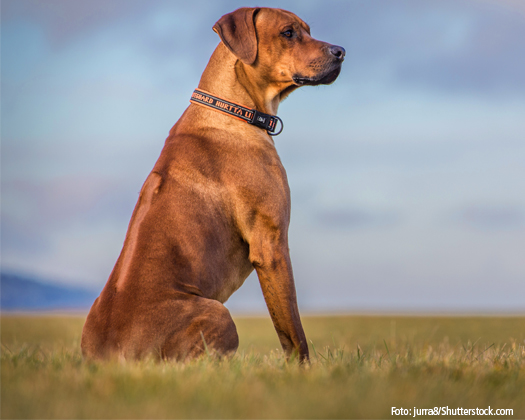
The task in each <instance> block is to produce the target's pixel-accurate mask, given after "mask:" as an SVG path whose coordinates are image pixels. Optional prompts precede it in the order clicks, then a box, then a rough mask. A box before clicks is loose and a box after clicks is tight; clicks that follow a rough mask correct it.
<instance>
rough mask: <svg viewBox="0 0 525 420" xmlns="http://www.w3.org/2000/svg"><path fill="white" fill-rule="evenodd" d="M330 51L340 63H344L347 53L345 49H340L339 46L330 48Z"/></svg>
mask: <svg viewBox="0 0 525 420" xmlns="http://www.w3.org/2000/svg"><path fill="white" fill-rule="evenodd" d="M329 51H330V54H332V55H333V56H334V57H335V58H337V59H338V60H339V61H343V60H344V59H345V54H346V51H345V49H344V48H343V47H340V46H338V45H332V46H331V47H330V48H329Z"/></svg>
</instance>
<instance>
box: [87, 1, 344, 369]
mask: <svg viewBox="0 0 525 420" xmlns="http://www.w3.org/2000/svg"><path fill="white" fill-rule="evenodd" d="M213 30H214V31H215V32H216V33H217V34H218V35H219V37H220V39H221V42H220V43H219V45H218V46H217V48H216V49H215V51H214V52H213V54H212V56H211V58H210V60H209V63H208V65H207V66H206V68H205V70H204V72H203V74H202V77H201V79H200V83H199V85H198V89H197V90H195V92H194V93H193V95H192V98H191V100H190V105H189V107H188V108H187V109H186V110H185V112H184V113H183V115H182V116H181V118H180V119H179V120H178V122H177V123H176V124H175V125H174V126H173V128H172V129H171V130H170V133H169V136H168V138H167V139H166V142H165V145H164V148H163V150H162V152H161V155H160V157H159V159H158V161H157V162H156V164H155V166H154V168H153V170H152V172H151V173H150V174H149V176H148V177H147V179H146V181H145V183H144V185H143V186H142V189H141V191H140V195H139V199H138V202H137V204H136V206H135V209H134V211H133V215H132V217H131V221H130V223H129V227H128V231H127V234H126V238H125V241H124V245H123V249H122V251H121V254H120V256H119V258H118V260H117V262H116V264H115V267H114V269H113V271H112V273H111V275H110V277H109V279H108V281H107V283H106V285H105V287H104V288H103V290H102V292H101V294H100V296H99V297H98V298H97V299H96V300H95V302H94V303H93V306H92V307H91V310H90V312H89V314H88V316H87V319H86V322H85V325H84V328H83V332H82V341H81V348H82V353H83V355H84V356H85V357H86V358H110V357H115V356H116V357H118V358H125V359H137V358H143V357H145V356H147V355H153V356H154V357H158V358H161V359H170V358H173V359H177V360H185V359H188V358H195V357H198V356H199V355H202V354H203V353H205V352H206V353H208V352H213V353H215V354H218V355H231V354H233V353H234V352H235V351H236V350H237V347H238V344H239V337H238V335H237V330H236V327H235V324H234V322H233V320H232V317H231V316H230V313H229V311H228V309H227V308H226V307H225V306H224V305H223V303H224V302H225V301H226V300H227V299H228V298H229V297H230V296H231V294H232V293H233V292H235V291H236V290H237V289H238V288H239V287H241V285H242V284H243V283H244V281H245V279H246V278H247V277H248V275H249V274H250V273H251V272H252V271H253V269H255V270H256V271H257V275H258V277H259V282H260V285H261V289H262V292H263V295H264V299H265V301H266V304H267V306H268V310H269V313H270V316H271V319H272V321H273V324H274V327H275V330H276V332H277V335H278V337H279V340H280V342H281V345H282V348H283V350H284V352H285V353H286V355H287V357H289V356H290V355H291V354H292V353H294V352H295V353H296V354H297V355H298V357H299V359H300V360H301V361H306V360H308V359H309V354H308V345H307V342H306V337H305V334H304V331H303V327H302V325H301V319H300V317H299V310H298V306H297V298H296V291H295V284H294V277H293V272H292V265H291V261H290V255H289V249H288V225H289V222H290V189H289V186H288V181H287V177H286V172H285V170H284V168H283V165H282V163H281V161H280V159H279V156H278V154H277V151H276V149H275V145H274V141H273V137H272V135H275V134H277V133H278V132H279V131H280V130H282V121H281V120H280V119H279V118H278V117H277V116H276V114H277V109H278V106H279V103H280V102H281V101H282V100H283V99H284V98H286V97H287V96H288V95H289V94H290V93H291V92H292V91H294V90H295V89H297V88H298V87H300V86H305V85H320V84H330V83H332V82H334V81H335V79H336V78H337V77H338V75H339V72H340V71H341V66H342V62H343V60H344V57H345V50H344V49H343V48H342V47H339V46H336V45H331V44H328V43H325V42H321V41H318V40H316V39H314V38H312V37H311V35H310V28H309V26H308V25H307V24H306V23H305V22H303V21H302V20H301V19H300V18H298V17H297V16H296V15H294V14H293V13H291V12H288V11H285V10H281V9H271V8H240V9H237V10H235V11H234V12H232V13H229V14H226V15H224V16H222V17H221V18H220V19H219V20H218V21H217V23H215V25H214V26H213ZM278 128H279V129H280V130H279V131H278V130H277V129H278Z"/></svg>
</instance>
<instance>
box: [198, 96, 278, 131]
mask: <svg viewBox="0 0 525 420" xmlns="http://www.w3.org/2000/svg"><path fill="white" fill-rule="evenodd" d="M190 102H193V103H195V104H198V105H204V106H208V107H210V108H212V109H214V110H216V111H220V112H224V113H225V114H228V115H231V116H232V117H235V118H238V119H240V120H242V121H245V122H247V123H248V124H253V125H255V126H257V127H260V128H263V129H265V130H266V132H267V133H268V134H269V135H270V136H277V135H278V134H281V132H282V131H283V127H284V125H283V122H282V120H281V119H280V118H279V117H278V116H277V115H270V114H265V113H263V112H259V111H257V110H256V109H250V108H246V107H245V106H242V105H239V104H236V103H235V102H230V101H226V100H224V99H221V98H218V97H216V96H213V95H211V94H209V93H208V92H205V91H203V90H200V89H195V90H194V91H193V94H192V95H191V99H190ZM277 121H280V123H281V129H280V130H279V131H278V132H277V133H274V131H275V128H276V127H277Z"/></svg>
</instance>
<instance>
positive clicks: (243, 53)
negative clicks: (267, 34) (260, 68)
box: [213, 7, 260, 65]
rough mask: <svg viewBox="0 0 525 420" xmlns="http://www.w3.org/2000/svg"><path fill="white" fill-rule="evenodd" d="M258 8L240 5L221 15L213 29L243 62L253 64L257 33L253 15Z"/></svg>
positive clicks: (255, 53)
mask: <svg viewBox="0 0 525 420" xmlns="http://www.w3.org/2000/svg"><path fill="white" fill-rule="evenodd" d="M259 10H260V9H259V8H253V7H241V8H240V9H237V10H235V11H234V12H231V13H228V14H227V15H224V16H223V17H221V18H220V19H219V20H218V21H217V23H216V24H215V25H213V30H214V31H215V32H217V34H218V35H219V36H220V37H221V40H222V42H223V43H224V45H226V46H227V47H228V49H229V50H230V51H231V52H232V53H233V54H235V55H236V56H237V57H239V58H240V59H241V61H242V62H243V63H245V64H249V65H251V64H253V63H255V60H256V58H257V33H256V32H255V15H256V14H257V12H259Z"/></svg>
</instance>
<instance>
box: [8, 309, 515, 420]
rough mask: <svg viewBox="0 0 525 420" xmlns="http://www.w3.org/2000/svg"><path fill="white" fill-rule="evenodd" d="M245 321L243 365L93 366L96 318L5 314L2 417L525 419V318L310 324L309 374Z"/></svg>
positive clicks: (267, 333) (241, 323) (260, 326)
mask: <svg viewBox="0 0 525 420" xmlns="http://www.w3.org/2000/svg"><path fill="white" fill-rule="evenodd" d="M235 321H236V324H237V328H238V332H239V336H240V342H241V343H240V347H239V350H238V352H237V354H236V355H235V356H234V357H233V358H231V359H227V360H216V359H209V358H202V359H199V360H196V361H193V362H190V363H185V364H183V363H175V362H154V361H151V360H147V361H141V362H126V363H122V362H120V363H119V362H105V363H102V362H97V363H92V362H89V363H88V362H85V361H83V360H82V357H81V354H80V348H79V343H80V335H81V330H82V325H83V322H84V318H82V317H75V316H50V315H47V316H12V315H9V316H6V315H3V316H2V318H1V328H2V329H1V337H2V355H1V381H2V382H1V417H2V418H3V419H7V418H403V416H392V414H391V413H392V407H396V408H400V407H403V408H405V409H410V410H411V412H410V415H408V416H404V417H405V418H407V417H412V416H413V412H414V407H416V408H417V409H430V408H434V407H447V406H448V407H449V408H450V409H456V408H463V409H475V408H480V409H485V408H488V407H489V406H490V407H491V408H492V409H493V410H496V409H512V410H513V415H506V416H501V417H506V418H515V419H519V418H522V419H523V418H525V341H524V340H525V317H426V316H425V317H423V316H421V317H416V316H406V317H405V316H334V317H305V318H303V322H304V327H305V332H306V335H307V338H308V339H309V341H310V352H311V359H312V360H311V363H310V365H307V366H299V365H298V364H297V363H296V362H295V361H292V362H289V363H288V362H286V360H285V358H284V357H283V355H282V353H281V351H280V350H278V347H279V344H278V341H277V336H276V334H275V332H274V330H273V327H272V324H271V322H270V320H269V318H236V319H235ZM423 417H424V418H430V417H438V416H432V415H429V414H428V413H427V414H426V415H423V416H421V417H420V418H423ZM439 417H441V418H459V417H461V416H452V415H448V416H447V415H443V416H439ZM474 417H476V416H474ZM493 417H498V416H493Z"/></svg>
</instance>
